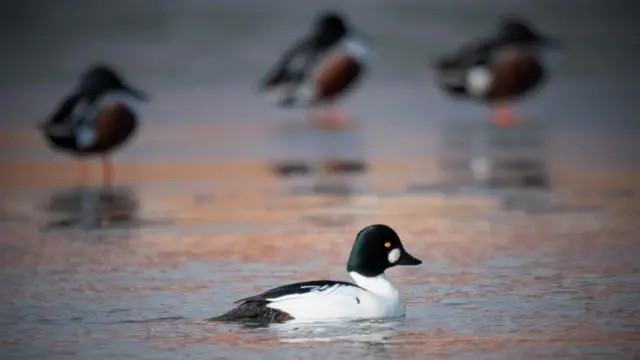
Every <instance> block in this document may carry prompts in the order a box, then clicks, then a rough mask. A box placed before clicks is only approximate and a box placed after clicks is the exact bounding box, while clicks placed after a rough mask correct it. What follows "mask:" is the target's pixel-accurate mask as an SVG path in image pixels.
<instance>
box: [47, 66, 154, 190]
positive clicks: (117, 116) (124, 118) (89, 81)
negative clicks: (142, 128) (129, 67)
mask: <svg viewBox="0 0 640 360" xmlns="http://www.w3.org/2000/svg"><path fill="white" fill-rule="evenodd" d="M146 99H147V95H146V94H145V93H144V92H142V91H140V90H137V89H134V88H132V87H130V86H129V85H127V84H126V83H125V82H124V81H123V80H122V78H121V77H120V76H119V75H118V74H117V73H116V71H115V70H114V69H113V68H112V67H111V66H109V65H106V64H95V65H92V66H90V67H89V68H88V69H86V70H85V71H84V73H83V74H82V76H81V77H80V81H79V83H78V85H77V86H76V88H75V89H74V90H73V91H72V92H71V93H70V94H69V95H67V96H66V97H65V98H64V99H63V100H62V101H61V102H60V103H59V105H58V107H57V108H56V109H55V111H54V112H53V114H52V115H51V116H50V117H49V118H48V119H47V120H46V121H44V122H43V123H41V124H40V130H41V132H42V134H43V136H44V137H45V139H46V140H47V142H48V144H49V145H50V146H51V147H52V148H53V149H55V150H59V151H63V152H67V153H70V154H72V155H74V156H76V157H77V160H78V162H77V167H78V173H79V177H80V178H83V177H84V176H83V175H84V169H83V163H82V159H83V158H85V157H87V156H90V155H100V156H102V170H103V185H110V184H111V174H112V169H111V168H112V165H111V161H110V159H109V158H108V156H109V154H110V153H111V152H112V151H113V150H115V149H116V148H118V147H119V146H121V145H122V144H124V143H125V142H126V141H127V140H128V139H130V138H131V136H132V134H133V133H134V132H135V131H136V129H137V127H138V118H139V105H140V102H141V101H145V100H146Z"/></svg>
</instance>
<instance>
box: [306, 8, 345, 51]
mask: <svg viewBox="0 0 640 360" xmlns="http://www.w3.org/2000/svg"><path fill="white" fill-rule="evenodd" d="M314 31H315V36H314V39H315V46H316V47H318V48H328V47H330V46H333V45H334V44H335V43H337V42H338V41H339V40H340V39H342V37H343V36H345V35H346V34H347V32H348V31H349V29H348V26H347V21H346V19H345V17H344V16H343V15H342V14H340V13H338V12H335V11H325V12H323V13H321V14H320V15H319V16H318V17H317V18H316V21H315V26H314Z"/></svg>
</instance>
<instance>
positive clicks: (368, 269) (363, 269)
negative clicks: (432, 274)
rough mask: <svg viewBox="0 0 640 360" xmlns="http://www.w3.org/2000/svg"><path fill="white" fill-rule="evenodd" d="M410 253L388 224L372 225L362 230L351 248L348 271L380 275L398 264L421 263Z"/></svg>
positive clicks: (370, 275)
mask: <svg viewBox="0 0 640 360" xmlns="http://www.w3.org/2000/svg"><path fill="white" fill-rule="evenodd" d="M420 264H422V261H421V260H418V259H416V258H415V257H413V256H412V255H411V254H409V253H408V252H407V251H406V250H405V249H404V246H402V242H401V241H400V237H398V234H396V232H395V231H394V230H393V229H392V228H390V227H389V226H387V225H381V224H376V225H370V226H367V227H366V228H364V229H362V230H360V232H359V233H358V235H357V236H356V241H355V243H354V244H353V248H352V249H351V254H350V255H349V261H347V271H348V272H352V271H355V272H357V273H358V274H360V275H362V276H366V277H373V276H378V275H380V274H382V273H384V271H385V270H386V269H388V268H390V267H394V266H396V265H420Z"/></svg>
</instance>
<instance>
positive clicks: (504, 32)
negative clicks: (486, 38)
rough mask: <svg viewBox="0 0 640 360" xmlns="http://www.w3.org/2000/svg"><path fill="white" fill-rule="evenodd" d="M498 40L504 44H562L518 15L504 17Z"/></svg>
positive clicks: (552, 45)
mask: <svg viewBox="0 0 640 360" xmlns="http://www.w3.org/2000/svg"><path fill="white" fill-rule="evenodd" d="M497 40H498V41H499V42H501V43H503V44H517V45H541V46H549V47H559V46H560V44H559V42H558V41H557V40H554V39H551V38H549V37H547V36H544V35H542V34H540V33H538V32H537V31H535V30H534V29H533V26H532V25H531V24H530V23H529V22H528V21H527V20H525V19H523V18H520V17H517V16H508V17H505V18H503V19H502V22H501V24H500V27H499V30H498V34H497Z"/></svg>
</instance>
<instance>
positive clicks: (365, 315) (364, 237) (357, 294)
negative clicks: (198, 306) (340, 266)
mask: <svg viewBox="0 0 640 360" xmlns="http://www.w3.org/2000/svg"><path fill="white" fill-rule="evenodd" d="M420 264H422V261H421V260H418V259H416V258H415V257H413V256H412V255H411V254H409V253H408V252H407V251H406V250H405V248H404V246H403V245H402V242H401V241H400V238H399V237H398V234H396V232H395V231H394V230H393V229H392V228H390V227H389V226H387V225H381V224H377V225H370V226H367V227H366V228H364V229H362V230H361V231H360V232H359V233H358V235H357V236H356V240H355V242H354V244H353V247H352V248H351V254H350V255H349V260H348V261H347V272H348V273H349V275H350V276H351V278H352V279H353V280H354V281H355V284H353V283H348V282H343V281H333V280H315V281H307V282H301V283H295V284H289V285H284V286H280V287H277V288H274V289H271V290H268V291H266V292H263V293H262V294H259V295H255V296H251V297H247V298H244V299H240V300H238V301H236V302H235V304H238V303H239V304H240V305H238V306H237V307H236V308H234V309H232V310H230V311H229V312H227V313H225V314H222V315H220V316H216V317H213V318H210V319H208V320H209V321H245V322H246V321H250V322H260V323H269V322H285V321H290V320H303V321H309V320H338V319H347V320H349V319H376V318H392V317H400V316H404V315H405V305H404V303H403V301H402V296H401V295H400V292H399V291H398V289H396V287H395V286H393V284H392V283H391V282H390V281H389V280H388V279H387V277H386V276H385V274H384V272H385V270H386V269H388V268H391V267H394V266H397V265H420Z"/></svg>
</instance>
